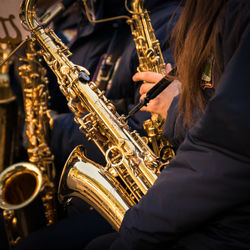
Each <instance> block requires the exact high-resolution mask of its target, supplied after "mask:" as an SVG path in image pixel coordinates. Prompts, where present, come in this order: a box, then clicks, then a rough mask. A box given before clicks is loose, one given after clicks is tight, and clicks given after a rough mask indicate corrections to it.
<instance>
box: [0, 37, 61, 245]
mask: <svg viewBox="0 0 250 250" xmlns="http://www.w3.org/2000/svg"><path fill="white" fill-rule="evenodd" d="M33 46H34V44H33V42H31V41H29V43H28V46H27V47H28V50H27V52H26V57H25V58H20V60H21V61H22V65H21V66H20V67H19V69H18V70H19V75H20V77H21V83H22V89H23V100H24V110H25V122H26V129H25V131H26V135H27V138H28V149H27V152H28V157H29V162H20V163H16V164H13V165H11V166H9V167H7V168H6V169H5V170H4V171H3V172H2V173H1V174H0V207H1V208H2V209H3V218H4V223H5V228H6V233H7V238H8V241H9V246H10V249H12V248H13V247H14V246H15V245H16V244H17V243H18V241H19V240H20V239H21V238H24V237H27V236H28V235H29V234H30V233H31V232H34V231H36V230H38V229H40V228H42V227H45V226H49V225H51V224H52V223H54V222H55V220H56V217H57V215H56V189H55V186H54V182H53V181H54V178H55V169H54V163H53V160H54V158H53V155H52V153H51V152H50V149H49V147H48V145H47V138H46V136H47V135H48V133H47V122H48V119H49V118H48V116H47V112H48V107H47V103H48V98H49V95H48V89H47V85H48V80H47V78H46V70H45V68H44V67H43V66H42V65H41V63H40V59H41V56H40V55H38V54H37V52H36V51H35V49H34V47H33Z"/></svg>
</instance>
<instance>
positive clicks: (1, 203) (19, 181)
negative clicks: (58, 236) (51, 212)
mask: <svg viewBox="0 0 250 250" xmlns="http://www.w3.org/2000/svg"><path fill="white" fill-rule="evenodd" d="M42 189H43V178H42V173H41V171H40V170H39V168H37V167H36V166H35V165H34V164H31V163H27V162H20V163H17V164H13V165H11V166H9V167H8V168H6V169H5V170H4V171H3V172H2V173H1V174H0V207H1V208H2V209H3V210H4V211H3V218H4V223H5V228H6V232H7V238H8V241H9V245H10V247H11V248H12V247H14V246H15V245H16V244H17V243H18V241H19V239H21V238H23V237H26V236H28V235H29V234H30V233H31V232H33V231H35V230H36V229H38V228H41V227H43V226H45V225H46V219H45V217H44V216H38V215H37V213H34V209H35V210H36V211H37V210H38V208H39V211H40V212H41V213H42V211H41V209H40V208H41V207H42V204H41V199H39V195H38V194H39V193H40V192H41V190H42Z"/></svg>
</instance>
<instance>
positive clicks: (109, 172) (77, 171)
mask: <svg viewBox="0 0 250 250" xmlns="http://www.w3.org/2000/svg"><path fill="white" fill-rule="evenodd" d="M20 18H21V21H22V23H23V25H24V26H25V27H26V29H28V30H30V31H31V34H32V37H33V39H34V40H35V41H37V43H38V44H39V45H40V47H41V49H42V54H43V56H44V59H45V61H46V62H47V64H48V65H49V67H50V68H51V69H52V70H53V72H54V73H55V75H56V76H57V80H58V83H59V86H60V89H61V91H62V93H63V94H64V95H65V96H66V98H67V101H68V106H69V108H70V109H71V110H72V112H73V113H74V114H75V121H76V122H77V123H79V124H80V130H81V131H82V132H83V133H85V135H86V137H87V138H88V139H89V140H92V141H94V142H95V143H96V145H97V146H98V148H99V149H100V151H101V152H102V153H103V154H104V155H105V158H106V162H107V164H106V166H105V167H103V166H101V165H98V164H96V163H95V162H93V161H90V160H89V159H87V158H86V157H85V154H84V150H83V147H82V146H78V147H76V148H75V149H74V150H73V151H72V153H71V155H70V156H69V158H68V160H67V162H66V164H65V166H64V169H63V172H62V175H61V179H60V184H59V200H60V201H62V202H63V201H67V200H68V199H69V198H70V197H72V196H78V197H80V198H82V199H83V200H85V201H86V202H88V203H89V204H90V205H92V206H93V207H94V208H95V209H96V210H97V211H98V212H99V213H100V214H101V215H102V216H103V217H104V218H105V219H106V220H107V221H108V222H109V223H110V224H111V225H112V226H113V228H114V229H116V230H118V229H119V227H120V225H121V221H122V219H123V217H124V214H125V212H126V210H127V209H128V208H129V207H130V206H132V205H134V204H135V203H137V202H138V201H139V200H140V199H141V197H142V196H143V195H144V194H145V193H146V192H147V190H148V189H149V188H150V187H151V186H152V185H153V183H154V181H155V180H156V178H157V173H158V172H159V169H160V168H161V166H162V162H160V161H159V159H158V157H156V155H155V154H154V153H153V152H152V150H151V149H150V148H149V146H148V145H147V144H146V143H145V142H144V140H143V139H142V138H141V137H140V136H139V135H138V134H137V133H136V132H135V131H133V132H130V129H129V127H128V125H127V123H126V122H125V121H124V117H123V116H119V114H118V113H117V112H116V110H115V108H114V106H113V105H112V104H111V102H110V101H109V100H107V98H106V97H105V96H104V92H101V91H100V90H99V89H98V88H97V86H96V85H95V83H94V82H91V81H90V78H89V73H88V71H87V70H86V69H85V68H83V67H80V66H78V65H75V64H73V63H72V62H71V61H70V60H69V59H68V57H69V56H70V55H71V53H70V52H69V50H68V48H67V47H66V46H65V45H64V44H63V43H62V42H61V40H60V39H59V38H58V37H57V36H56V35H55V33H54V32H53V30H51V29H44V28H43V27H42V26H41V25H40V24H39V21H38V18H37V15H36V12H35V1H34V0H23V1H22V4H21V9H20ZM83 109H84V110H85V111H86V112H83Z"/></svg>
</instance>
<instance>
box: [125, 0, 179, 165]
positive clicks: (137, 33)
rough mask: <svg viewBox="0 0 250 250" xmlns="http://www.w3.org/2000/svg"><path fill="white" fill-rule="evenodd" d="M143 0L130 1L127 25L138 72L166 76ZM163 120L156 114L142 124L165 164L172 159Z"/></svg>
mask: <svg viewBox="0 0 250 250" xmlns="http://www.w3.org/2000/svg"><path fill="white" fill-rule="evenodd" d="M143 4H144V0H132V1H131V10H129V9H128V8H127V9H128V11H129V12H130V13H131V14H132V16H131V18H130V19H128V21H127V23H128V24H129V25H130V28H131V32H132V35H133V38H134V42H135V47H136V51H137V55H138V59H139V66H138V67H137V71H138V72H146V71H151V72H156V73H161V74H163V75H165V74H166V64H165V62H164V59H163V55H162V51H161V48H160V43H159V41H158V40H157V39H156V36H155V33H154V29H153V27H152V24H151V20H150V16H149V14H148V11H147V10H146V9H144V8H143ZM163 126H164V119H163V118H162V117H161V116H160V115H159V114H156V113H152V114H151V119H149V120H146V121H145V122H144V123H143V128H144V130H145V131H146V133H147V138H146V139H148V141H149V143H151V145H152V148H153V151H154V153H155V154H156V155H157V156H158V157H160V158H161V160H162V161H163V162H165V163H166V164H167V163H168V162H169V161H170V160H171V159H172V158H173V157H174V155H175V152H174V150H173V149H172V146H171V144H170V143H169V142H168V141H167V140H166V139H165V138H164V137H162V132H163Z"/></svg>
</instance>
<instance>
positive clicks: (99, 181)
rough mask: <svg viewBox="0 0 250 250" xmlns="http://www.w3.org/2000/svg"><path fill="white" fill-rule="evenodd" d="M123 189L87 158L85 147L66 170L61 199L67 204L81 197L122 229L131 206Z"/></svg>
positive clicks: (69, 159) (114, 226)
mask: <svg viewBox="0 0 250 250" xmlns="http://www.w3.org/2000/svg"><path fill="white" fill-rule="evenodd" d="M123 189H124V188H123V187H121V185H120V183H119V182H118V181H117V180H116V179H115V178H114V177H113V176H112V175H110V174H107V173H106V172H104V170H103V167H102V166H101V165H99V164H97V163H95V162H93V161H91V160H89V159H88V158H87V157H86V156H85V151H84V148H83V146H82V145H79V146H77V147H76V148H75V149H74V150H73V151H72V152H71V154H70V156H69V158H68V160H67V163H66V164H65V167H64V169H63V172H62V175H61V179H60V184H59V189H58V194H59V196H58V198H59V201H60V202H61V203H64V204H65V203H67V200H68V199H70V198H72V197H79V198H81V199H82V200H84V201H85V202H87V203H88V204H90V205H91V206H92V207H93V208H95V209H96V210H97V211H98V212H99V213H100V214H101V215H102V216H103V217H104V218H105V219H106V220H107V221H108V222H109V223H110V225H111V226H112V227H113V228H114V229H115V230H117V231H118V230H119V227H120V225H121V222H122V219H123V217H124V214H125V212H126V211H127V209H128V208H129V207H130V206H129V205H128V202H127V201H126V200H125V199H124V197H125V196H124V194H123V193H122V191H123Z"/></svg>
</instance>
